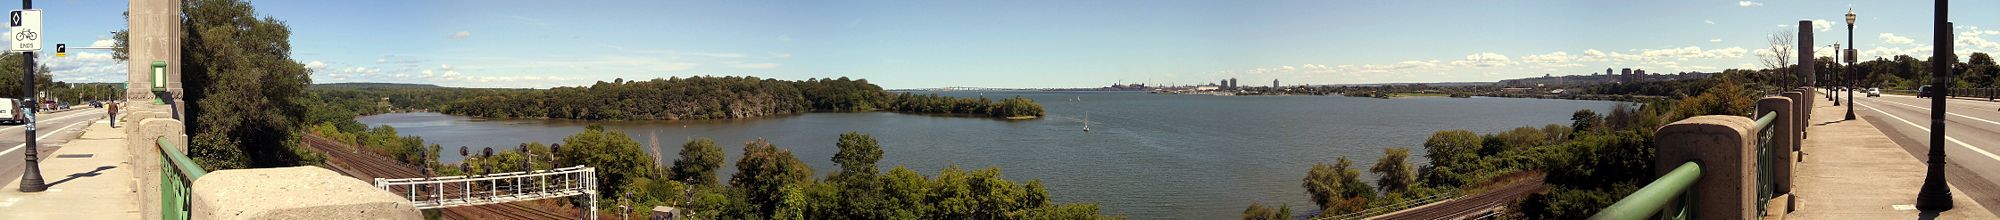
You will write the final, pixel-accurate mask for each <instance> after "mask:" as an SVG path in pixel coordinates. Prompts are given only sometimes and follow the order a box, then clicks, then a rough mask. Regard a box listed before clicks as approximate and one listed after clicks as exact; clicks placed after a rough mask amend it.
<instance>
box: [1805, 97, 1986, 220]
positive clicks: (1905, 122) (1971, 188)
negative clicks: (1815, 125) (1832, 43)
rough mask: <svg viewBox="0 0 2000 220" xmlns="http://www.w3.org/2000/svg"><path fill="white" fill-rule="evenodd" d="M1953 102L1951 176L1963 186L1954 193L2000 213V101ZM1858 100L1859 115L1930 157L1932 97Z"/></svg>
mask: <svg viewBox="0 0 2000 220" xmlns="http://www.w3.org/2000/svg"><path fill="white" fill-rule="evenodd" d="M1842 99H1845V98H1842ZM1949 100H1950V101H1947V102H1946V104H1945V111H1946V113H1947V114H1946V116H1945V137H1946V138H1945V142H1946V143H1945V144H1946V145H1945V155H1946V157H1947V159H1946V162H1947V164H1948V165H1950V167H1948V168H1947V169H1946V173H1947V174H1948V175H1946V176H1947V177H1948V178H1949V181H1950V182H1951V183H1952V185H1954V186H1956V187H1957V188H1959V190H1960V191H1958V192H1954V193H1960V194H1966V195H1968V196H1971V197H1972V198H1973V199H1974V200H1976V201H1979V202H1980V204H1983V205H1985V206H1987V207H1988V208H1991V209H1996V210H1992V211H1995V212H2000V204H1996V203H2000V103H1996V102H1987V101H1974V100H1961V99H1949ZM1821 101H1824V100H1821ZM1843 101H1844V100H1843ZM1855 102H1859V104H1860V105H1857V106H1854V113H1855V116H1856V117H1860V118H1861V119H1864V120H1868V121H1869V122H1870V123H1872V124H1874V125H1875V126H1876V128H1877V129H1881V130H1882V132H1883V133H1884V134H1888V135H1889V137H1890V139H1893V140H1895V141H1896V143H1897V144H1898V145H1902V146H1903V149H1904V150H1906V151H1909V152H1910V153H1911V155H1912V156H1915V157H1917V158H1918V159H1919V160H1923V159H1925V158H1928V157H1929V156H1928V151H1929V146H1930V145H1929V144H1930V130H1929V129H1930V125H1931V123H1930V122H1931V119H1930V113H1931V112H1930V107H1931V100H1930V99H1919V98H1916V97H1912V96H1903V95H1891V94H1883V95H1882V97H1856V98H1855ZM1841 107H1843V108H1844V107H1847V106H1844V105H1843V106H1841ZM1815 117H1828V116H1815ZM1830 117H1841V115H1832V116H1830ZM1808 137H1810V136H1808ZM1808 157H1810V155H1808Z"/></svg>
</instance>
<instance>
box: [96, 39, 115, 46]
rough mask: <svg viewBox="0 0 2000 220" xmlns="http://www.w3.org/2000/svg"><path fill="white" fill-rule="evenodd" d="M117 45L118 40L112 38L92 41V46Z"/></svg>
mask: <svg viewBox="0 0 2000 220" xmlns="http://www.w3.org/2000/svg"><path fill="white" fill-rule="evenodd" d="M116 46H118V41H117V40H112V39H97V41H92V42H90V47H116Z"/></svg>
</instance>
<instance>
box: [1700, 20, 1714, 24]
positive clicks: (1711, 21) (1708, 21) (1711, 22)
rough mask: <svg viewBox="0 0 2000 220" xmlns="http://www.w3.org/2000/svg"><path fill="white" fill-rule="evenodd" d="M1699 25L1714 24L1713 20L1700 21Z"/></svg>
mask: <svg viewBox="0 0 2000 220" xmlns="http://www.w3.org/2000/svg"><path fill="white" fill-rule="evenodd" d="M1701 23H1708V24H1715V20H1701Z"/></svg>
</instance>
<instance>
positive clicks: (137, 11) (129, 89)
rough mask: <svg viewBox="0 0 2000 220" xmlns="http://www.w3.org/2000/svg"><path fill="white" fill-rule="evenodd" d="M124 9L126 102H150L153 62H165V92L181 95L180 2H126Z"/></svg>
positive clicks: (175, 0)
mask: <svg viewBox="0 0 2000 220" xmlns="http://www.w3.org/2000/svg"><path fill="white" fill-rule="evenodd" d="M127 7H129V8H128V9H127V11H128V12H130V13H131V14H130V16H126V17H125V19H126V20H125V22H126V24H127V25H129V26H127V27H126V28H128V31H131V32H130V35H128V36H126V37H127V42H129V43H130V44H129V45H126V49H128V53H127V54H129V55H131V57H130V59H129V60H127V61H126V62H125V67H126V76H125V77H126V78H125V80H126V83H125V100H127V101H132V102H140V101H145V102H151V100H152V97H153V95H152V94H153V93H152V88H151V86H152V82H153V75H152V74H153V61H166V62H167V70H166V73H167V74H166V75H167V91H168V92H172V93H174V94H181V1H180V0H129V1H127ZM175 97H179V96H175Z"/></svg>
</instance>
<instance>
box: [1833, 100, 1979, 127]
mask: <svg viewBox="0 0 2000 220" xmlns="http://www.w3.org/2000/svg"><path fill="white" fill-rule="evenodd" d="M1882 102H1887V103H1889V104H1897V105H1903V106H1909V107H1911V108H1917V109H1923V110H1924V111H1930V110H1931V108H1926V107H1923V106H1916V105H1910V104H1903V103H1902V102H1896V101H1888V100H1883V101H1882ZM1862 106H1867V105H1862ZM1944 113H1945V114H1948V115H1952V116H1958V117H1965V118H1970V119H1972V120H1978V121H1983V122H1986V123H1991V124H1995V125H2000V122H1994V121H1990V120H1986V119H1982V118H1977V117H1972V116H1966V115H1961V114H1958V113H1951V110H1950V109H1946V110H1945V112H1944Z"/></svg>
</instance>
